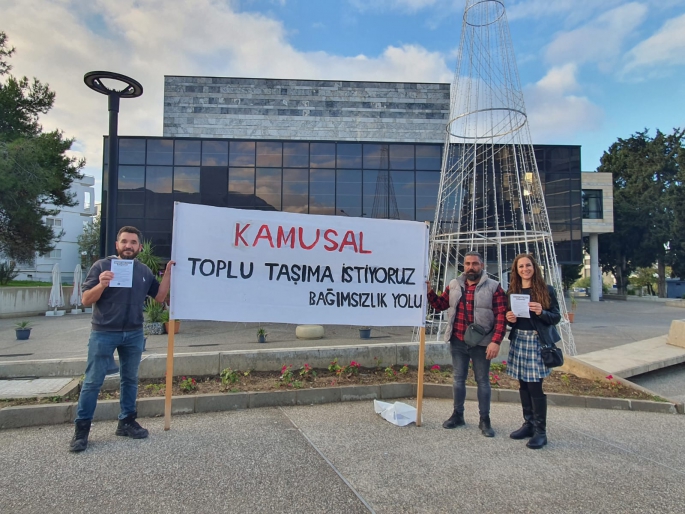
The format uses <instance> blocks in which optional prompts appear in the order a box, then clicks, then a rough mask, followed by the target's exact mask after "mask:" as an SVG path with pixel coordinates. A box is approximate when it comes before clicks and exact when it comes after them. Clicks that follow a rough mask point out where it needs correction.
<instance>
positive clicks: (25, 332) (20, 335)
mask: <svg viewBox="0 0 685 514" xmlns="http://www.w3.org/2000/svg"><path fill="white" fill-rule="evenodd" d="M15 332H16V334H17V340H18V341H26V340H27V339H28V338H29V337H31V329H30V328H17V329H15Z"/></svg>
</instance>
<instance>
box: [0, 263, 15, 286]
mask: <svg viewBox="0 0 685 514" xmlns="http://www.w3.org/2000/svg"><path fill="white" fill-rule="evenodd" d="M17 275H19V270H17V268H16V266H15V265H14V261H12V262H0V285H2V286H6V285H7V284H9V283H10V282H11V281H12V280H14V279H15V278H17Z"/></svg>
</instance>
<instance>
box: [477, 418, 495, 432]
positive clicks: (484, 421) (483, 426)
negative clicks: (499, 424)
mask: <svg viewBox="0 0 685 514" xmlns="http://www.w3.org/2000/svg"><path fill="white" fill-rule="evenodd" d="M478 428H480V431H481V433H482V434H483V435H484V436H485V437H495V431H494V430H493V429H492V427H491V426H490V416H481V417H480V423H478Z"/></svg>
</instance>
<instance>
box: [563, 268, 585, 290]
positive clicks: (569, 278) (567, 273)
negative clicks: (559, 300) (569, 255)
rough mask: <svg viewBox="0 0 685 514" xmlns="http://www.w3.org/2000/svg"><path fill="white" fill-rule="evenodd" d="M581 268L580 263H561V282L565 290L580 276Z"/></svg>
mask: <svg viewBox="0 0 685 514" xmlns="http://www.w3.org/2000/svg"><path fill="white" fill-rule="evenodd" d="M582 270H583V265H582V264H562V265H561V282H562V283H563V285H564V290H565V291H568V289H569V288H570V287H571V286H572V285H573V283H574V282H575V281H576V280H578V279H579V278H580V273H581V271H582Z"/></svg>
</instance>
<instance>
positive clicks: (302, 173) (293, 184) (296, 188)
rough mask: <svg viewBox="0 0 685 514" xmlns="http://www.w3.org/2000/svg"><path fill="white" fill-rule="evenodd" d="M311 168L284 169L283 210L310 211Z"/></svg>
mask: <svg viewBox="0 0 685 514" xmlns="http://www.w3.org/2000/svg"><path fill="white" fill-rule="evenodd" d="M308 199H309V170H306V169H304V170H302V169H289V168H285V169H283V211H286V212H299V213H304V214H306V213H307V212H308V211H309V209H308V208H309V205H308Z"/></svg>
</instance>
